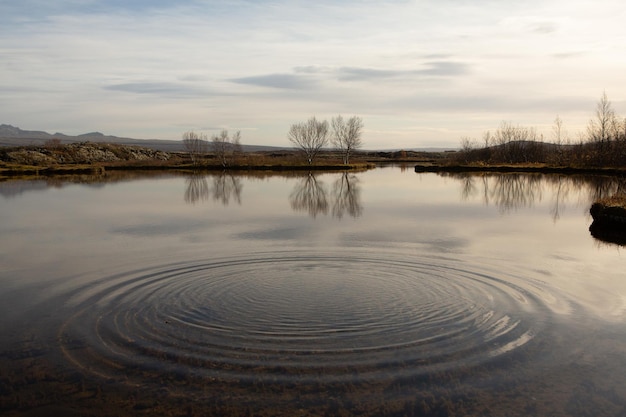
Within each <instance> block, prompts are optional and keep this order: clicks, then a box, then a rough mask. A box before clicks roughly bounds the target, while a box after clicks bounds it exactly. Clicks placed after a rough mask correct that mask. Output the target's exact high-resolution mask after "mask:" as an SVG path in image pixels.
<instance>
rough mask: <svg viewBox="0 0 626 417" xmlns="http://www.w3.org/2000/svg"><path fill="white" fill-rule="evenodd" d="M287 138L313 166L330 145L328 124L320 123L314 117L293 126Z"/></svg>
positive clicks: (325, 122)
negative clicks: (322, 151) (314, 161)
mask: <svg viewBox="0 0 626 417" xmlns="http://www.w3.org/2000/svg"><path fill="white" fill-rule="evenodd" d="M287 137H288V138H289V141H290V142H291V143H293V144H294V146H296V147H297V148H299V149H300V150H301V151H302V152H303V153H304V155H305V157H306V160H307V162H308V163H309V165H311V164H312V163H313V160H314V159H315V157H317V155H318V154H319V153H320V151H321V150H322V148H323V147H324V146H326V144H327V143H328V122H327V121H325V120H324V121H323V122H322V121H318V120H317V119H316V118H315V116H313V117H311V118H310V119H309V120H307V121H306V122H304V123H296V124H293V125H291V128H290V129H289V133H288V135H287Z"/></svg>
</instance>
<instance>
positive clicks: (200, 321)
mask: <svg viewBox="0 0 626 417" xmlns="http://www.w3.org/2000/svg"><path fill="white" fill-rule="evenodd" d="M513 282H514V280H507V279H504V278H503V277H499V276H494V274H493V273H485V271H482V270H480V269H472V268H471V267H469V266H467V265H463V264H460V265H459V264H455V263H454V262H450V261H449V260H444V259H424V260H417V261H416V260H410V261H406V260H400V259H393V258H391V257H377V256H370V255H368V256H364V255H363V254H361V255H358V254H357V255H349V254H348V255H345V254H342V255H341V256H336V255H331V254H325V255H311V254H304V253H295V252H294V253H286V254H282V255H278V256H277V254H276V253H268V254H254V255H252V256H250V257H246V258H243V257H242V258H230V259H225V260H205V261H196V262H186V263H177V264H167V265H161V266H158V267H151V268H148V269H144V270H137V271H132V272H127V273H121V274H117V275H115V276H110V277H106V278H104V279H101V280H99V281H98V282H97V283H94V284H91V285H89V286H87V287H84V288H81V289H80V290H77V291H76V292H75V293H74V294H73V296H72V297H71V299H70V301H69V302H68V303H69V304H70V305H72V306H73V307H72V308H73V309H74V311H75V314H73V315H72V316H71V318H70V319H69V320H67V321H66V322H65V323H64V325H63V326H62V328H61V329H60V331H59V341H60V343H61V346H62V349H63V352H64V354H65V355H66V357H67V358H68V359H69V360H70V361H71V362H72V363H73V364H74V365H75V366H78V367H80V368H82V369H84V370H88V371H89V372H93V373H95V374H99V375H102V376H106V377H116V376H119V374H120V372H123V373H124V374H126V375H128V374H133V373H142V374H143V373H146V372H160V373H161V372H172V373H176V374H178V375H180V374H182V375H193V376H199V377H211V378H232V379H255V380H259V379H260V380H263V379H264V378H267V379H268V380H269V379H272V380H276V379H281V380H282V379H284V380H291V379H296V378H297V379H298V380H306V379H308V378H318V379H319V378H320V377H323V378H326V379H328V380H331V381H341V380H344V379H346V378H351V377H352V378H353V377H354V375H355V374H358V377H359V378H362V379H368V378H377V377H378V376H380V375H383V374H386V375H388V374H389V373H392V374H419V373H425V372H430V371H433V370H445V369H452V368H456V367H461V366H467V365H475V364H479V363H482V362H485V361H489V360H491V359H492V358H494V357H496V356H499V355H503V354H507V353H509V352H512V351H514V350H516V349H518V348H520V347H521V346H524V345H525V344H527V343H528V342H529V341H531V340H532V339H533V338H534V337H535V336H536V334H537V332H540V331H541V324H540V323H537V322H536V321H534V320H533V319H532V317H533V316H537V313H538V312H539V310H541V315H542V316H543V317H546V313H545V311H543V310H546V307H545V305H544V302H543V301H542V299H541V297H539V296H538V295H536V292H535V291H533V289H532V287H528V286H526V287H525V286H520V285H516V284H513Z"/></svg>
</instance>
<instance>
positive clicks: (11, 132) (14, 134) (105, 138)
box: [0, 124, 292, 152]
mask: <svg viewBox="0 0 626 417" xmlns="http://www.w3.org/2000/svg"><path fill="white" fill-rule="evenodd" d="M52 139H58V140H59V141H60V142H61V143H62V144H67V143H75V142H96V143H103V142H104V143H113V144H119V145H134V146H142V147H146V148H152V149H155V150H158V151H164V152H182V151H184V150H185V148H184V146H183V142H182V141H179V140H166V139H133V138H124V137H119V136H112V135H105V134H104V133H101V132H88V133H83V134H80V135H76V136H71V135H66V134H64V133H59V132H57V133H54V134H51V133H48V132H45V131H41V130H22V129H20V128H19V127H16V126H12V125H9V124H0V146H28V145H43V144H45V143H46V142H47V141H49V140H52ZM242 146H243V148H244V150H245V151H249V152H254V151H272V150H282V149H292V148H291V147H290V146H289V147H287V146H285V147H280V146H263V145H242Z"/></svg>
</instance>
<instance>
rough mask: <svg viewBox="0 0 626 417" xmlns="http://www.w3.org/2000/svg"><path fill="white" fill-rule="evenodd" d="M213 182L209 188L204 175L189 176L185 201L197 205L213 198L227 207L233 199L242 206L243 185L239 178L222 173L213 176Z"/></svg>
mask: <svg viewBox="0 0 626 417" xmlns="http://www.w3.org/2000/svg"><path fill="white" fill-rule="evenodd" d="M212 180H213V184H212V186H211V187H210V188H209V183H208V181H207V176H205V175H202V174H192V175H190V176H188V177H187V179H186V182H187V189H186V190H185V201H186V202H187V203H191V204H195V203H197V202H199V201H202V200H207V199H208V198H209V196H212V197H213V200H215V201H221V202H222V204H223V205H225V206H227V205H228V204H230V201H231V199H234V200H235V201H236V202H237V204H241V190H242V188H243V185H242V184H241V180H240V179H239V178H238V177H236V176H234V175H231V174H227V173H225V172H222V173H221V174H218V175H213V176H212Z"/></svg>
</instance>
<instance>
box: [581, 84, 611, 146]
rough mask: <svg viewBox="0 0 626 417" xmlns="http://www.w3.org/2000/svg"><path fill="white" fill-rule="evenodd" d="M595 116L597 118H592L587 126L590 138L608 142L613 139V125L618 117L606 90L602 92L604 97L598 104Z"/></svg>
mask: <svg viewBox="0 0 626 417" xmlns="http://www.w3.org/2000/svg"><path fill="white" fill-rule="evenodd" d="M595 116H596V117H595V119H591V120H590V121H589V125H588V126H587V134H588V136H589V140H590V141H592V142H600V143H601V144H606V143H607V142H608V141H609V140H610V139H611V133H612V130H613V129H612V127H613V126H614V125H615V119H616V117H615V112H614V111H613V107H612V105H611V102H610V101H609V99H608V98H607V96H606V91H605V92H604V93H602V97H601V98H600V101H599V102H598V104H597V105H596V114H595Z"/></svg>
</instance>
